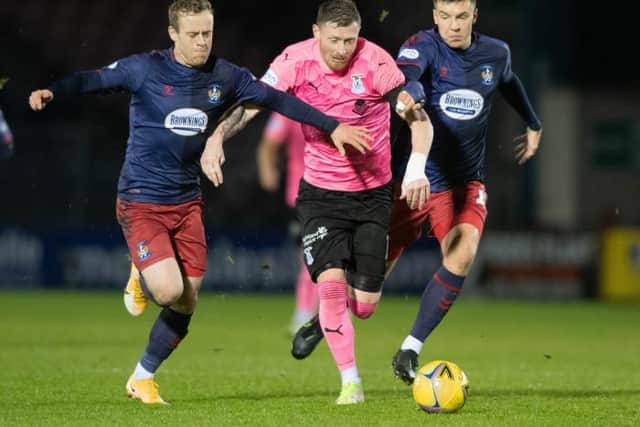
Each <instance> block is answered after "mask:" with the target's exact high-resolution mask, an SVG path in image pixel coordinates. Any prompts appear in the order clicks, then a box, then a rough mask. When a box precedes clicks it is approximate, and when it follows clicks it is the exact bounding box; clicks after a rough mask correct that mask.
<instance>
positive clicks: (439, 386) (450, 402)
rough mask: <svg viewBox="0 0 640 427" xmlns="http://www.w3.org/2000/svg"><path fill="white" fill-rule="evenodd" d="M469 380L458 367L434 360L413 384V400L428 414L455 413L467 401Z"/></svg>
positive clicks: (444, 361) (420, 371)
mask: <svg viewBox="0 0 640 427" xmlns="http://www.w3.org/2000/svg"><path fill="white" fill-rule="evenodd" d="M468 387H469V380H468V378H467V375H466V374H465V373H464V371H463V370H462V369H460V367H459V366H458V365H456V364H455V363H453V362H449V361H447V360H433V361H431V362H429V363H427V364H426V365H424V366H423V367H422V368H420V370H419V371H418V372H417V374H416V379H415V381H414V382H413V399H414V400H415V401H416V403H417V404H418V406H420V408H422V409H423V410H425V411H427V412H432V413H433V412H455V411H457V410H459V409H460V408H462V407H463V406H464V404H465V402H466V401H467V388H468Z"/></svg>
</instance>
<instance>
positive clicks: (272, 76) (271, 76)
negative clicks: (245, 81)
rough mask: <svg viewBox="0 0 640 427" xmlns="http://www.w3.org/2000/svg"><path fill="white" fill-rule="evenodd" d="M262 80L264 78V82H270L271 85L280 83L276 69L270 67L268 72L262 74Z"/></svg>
mask: <svg viewBox="0 0 640 427" xmlns="http://www.w3.org/2000/svg"><path fill="white" fill-rule="evenodd" d="M260 80H262V81H263V82H264V83H266V84H268V85H269V86H275V85H277V84H278V75H277V74H276V73H275V71H273V70H272V69H271V68H269V69H268V70H267V72H266V73H264V76H262V79H260Z"/></svg>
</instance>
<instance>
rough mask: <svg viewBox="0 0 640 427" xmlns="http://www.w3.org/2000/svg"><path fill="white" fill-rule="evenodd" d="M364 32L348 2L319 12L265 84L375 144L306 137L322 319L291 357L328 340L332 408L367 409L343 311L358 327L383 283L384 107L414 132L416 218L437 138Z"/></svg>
mask: <svg viewBox="0 0 640 427" xmlns="http://www.w3.org/2000/svg"><path fill="white" fill-rule="evenodd" d="M360 22H361V19H360V14H359V12H358V9H357V7H356V6H355V4H354V3H353V2H352V1H350V0H328V1H325V2H323V3H322V4H321V5H320V7H319V10H318V16H317V20H316V24H314V25H313V36H314V37H313V38H311V39H309V40H305V41H302V42H300V43H297V44H294V45H291V46H289V47H287V48H286V49H285V50H284V51H283V52H282V54H280V55H279V56H278V57H277V58H276V59H275V60H274V61H273V63H272V64H271V67H270V68H269V70H268V71H267V73H266V74H265V75H264V76H263V77H262V81H263V82H265V83H267V84H269V85H271V86H273V87H275V88H277V89H280V90H283V91H287V92H289V93H292V94H294V95H295V96H297V97H299V98H301V99H302V100H304V101H305V102H307V103H309V104H310V105H312V106H314V107H316V108H317V109H319V110H320V111H322V112H324V113H325V114H328V115H329V116H332V117H336V118H338V117H339V118H340V120H341V121H342V122H343V123H346V124H351V125H353V124H357V125H358V126H362V127H365V128H367V130H368V131H369V134H370V136H371V139H370V141H369V144H368V145H366V146H360V147H359V148H362V150H360V149H358V150H353V149H352V148H351V147H347V149H346V150H345V149H344V148H343V147H338V149H336V147H334V146H333V145H332V144H330V142H329V141H328V139H327V135H326V134H325V133H323V132H321V131H319V130H318V129H315V128H313V127H311V126H303V127H302V130H303V133H304V138H305V141H306V144H305V153H304V156H305V170H304V176H303V179H302V181H301V182H300V188H299V191H298V198H297V213H298V217H299V219H300V222H301V223H302V227H303V237H302V244H303V253H304V261H305V264H306V266H307V268H308V269H309V272H310V274H311V277H312V278H313V280H314V281H315V282H316V283H317V285H318V292H319V296H320V303H319V316H316V317H314V319H312V320H311V321H310V322H308V323H307V324H305V325H304V326H303V327H302V328H301V329H300V330H299V331H298V333H297V334H296V336H295V337H294V340H293V346H292V354H293V356H294V357H296V358H299V359H301V358H304V357H306V356H308V355H309V354H310V353H311V351H313V348H314V347H315V346H316V345H317V344H318V342H319V341H320V340H321V339H322V337H323V336H324V337H325V338H326V339H327V344H328V346H329V349H330V351H331V353H332V355H333V358H334V360H335V362H336V365H337V367H338V369H339V371H340V375H341V378H342V389H341V392H340V395H339V397H338V399H337V400H336V403H337V404H354V403H360V402H363V401H364V392H363V388H362V381H361V379H360V375H359V373H358V369H357V367H356V361H355V342H354V328H353V324H352V321H351V316H350V313H349V310H350V311H351V313H353V314H354V315H355V316H356V317H358V318H360V319H366V318H368V317H370V316H371V315H372V314H373V313H374V311H375V309H376V306H377V304H378V301H379V299H380V295H381V288H382V282H383V280H384V274H385V260H386V254H387V230H388V227H389V222H390V216H391V205H392V187H391V169H390V158H391V145H390V135H389V134H390V110H391V109H390V106H389V103H391V105H394V106H397V110H396V111H398V113H399V114H400V115H401V116H402V117H403V118H404V119H405V120H406V121H407V122H408V123H409V126H410V128H411V131H412V146H413V149H412V151H413V153H412V160H410V161H409V164H408V166H407V168H406V173H405V178H404V182H403V187H402V189H403V194H402V197H403V198H406V201H407V203H408V205H409V206H410V207H412V208H418V207H422V205H423V204H424V202H425V200H426V198H427V191H428V190H427V186H428V182H427V180H426V177H425V174H424V166H425V162H426V153H427V150H428V146H429V144H430V143H431V138H432V136H433V134H432V127H431V123H430V121H429V119H428V117H427V115H426V113H425V112H424V110H422V108H420V105H416V106H415V108H411V109H406V111H404V110H402V108H401V107H402V105H403V104H404V105H407V104H406V102H405V101H407V102H408V99H411V97H410V96H409V94H408V93H406V92H404V91H403V90H402V89H403V87H404V76H403V75H402V73H401V72H400V70H399V68H398V67H397V66H396V64H395V61H394V60H393V59H392V58H391V56H390V55H389V54H388V53H387V52H385V51H384V50H383V49H382V48H380V47H378V46H377V45H375V44H373V43H371V42H369V41H367V40H365V39H362V38H359V37H358V35H359V33H360ZM407 98H408V99H407ZM253 114H255V110H253V111H252V110H248V111H245V113H244V115H243V117H242V118H241V119H240V121H239V122H238V121H236V123H235V127H234V124H230V123H229V121H227V123H221V125H220V126H219V128H218V129H216V131H215V132H214V134H213V136H212V138H218V139H219V138H224V137H226V132H229V133H231V134H233V131H234V129H239V128H241V127H242V126H243V125H244V124H245V123H246V121H247V120H249V119H250V118H251V116H252V115H253ZM232 116H233V114H232ZM365 148H366V149H365ZM222 161H224V157H223V156H221V162H222Z"/></svg>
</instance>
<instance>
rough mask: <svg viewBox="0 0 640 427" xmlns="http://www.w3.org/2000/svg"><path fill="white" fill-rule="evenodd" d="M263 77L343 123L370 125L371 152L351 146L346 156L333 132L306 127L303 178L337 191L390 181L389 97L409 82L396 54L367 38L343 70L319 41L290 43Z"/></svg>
mask: <svg viewBox="0 0 640 427" xmlns="http://www.w3.org/2000/svg"><path fill="white" fill-rule="evenodd" d="M262 81H263V82H265V83H267V84H269V85H271V86H273V87H275V88H276V89H280V90H283V91H287V92H290V93H292V94H294V95H295V96H297V97H298V98H300V99H302V100H303V101H305V102H306V103H308V104H310V105H312V106H314V107H315V108H317V109H318V110H320V111H322V112H323V113H325V114H327V115H329V116H331V117H333V118H335V119H337V120H338V121H340V122H341V123H345V124H349V125H354V126H362V127H365V128H366V129H367V130H368V131H369V133H370V134H371V136H372V138H373V139H372V141H370V146H371V150H370V151H368V152H367V153H365V154H360V153H359V152H357V151H356V150H353V149H348V151H347V155H346V156H345V157H342V156H341V155H340V153H339V152H338V150H337V149H336V148H335V146H334V145H333V144H332V142H331V139H330V138H329V136H328V135H326V134H325V133H323V132H322V131H320V130H318V129H316V128H314V127H312V126H308V125H302V130H303V134H304V138H305V141H306V144H305V149H304V164H305V171H304V179H305V181H307V182H308V183H310V184H311V185H314V186H316V187H320V188H324V189H327V190H334V191H362V190H367V189H371V188H376V187H379V186H381V185H384V184H386V183H387V182H389V181H390V180H391V167H390V161H391V145H390V107H389V103H388V102H387V101H386V99H385V98H384V95H386V94H387V93H388V92H389V91H391V90H393V89H395V88H396V87H398V86H400V85H402V84H404V75H403V74H402V72H401V71H400V70H399V69H398V67H397V66H396V63H395V61H394V60H393V58H392V57H391V56H390V55H389V54H388V53H387V52H386V51H385V50H384V49H382V48H381V47H379V46H377V45H375V44H374V43H371V42H369V41H367V40H365V39H362V38H361V39H359V40H358V46H357V48H356V51H355V53H354V56H353V58H352V60H351V63H350V65H349V66H348V67H347V69H346V70H344V71H343V72H341V73H337V72H334V71H332V70H330V69H329V68H328V67H327V66H326V64H325V63H324V61H323V60H322V57H321V55H320V49H319V46H318V42H317V41H316V40H315V39H309V40H305V41H303V42H300V43H296V44H293V45H291V46H289V47H287V48H286V49H285V50H284V51H283V52H282V53H281V54H280V55H279V56H278V57H277V58H276V59H275V60H274V61H273V63H272V64H271V67H270V68H269V70H268V71H267V72H266V73H265V75H264V76H263V77H262Z"/></svg>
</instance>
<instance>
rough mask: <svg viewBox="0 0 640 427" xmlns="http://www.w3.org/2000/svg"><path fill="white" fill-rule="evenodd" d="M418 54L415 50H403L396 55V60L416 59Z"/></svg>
mask: <svg viewBox="0 0 640 427" xmlns="http://www.w3.org/2000/svg"><path fill="white" fill-rule="evenodd" d="M419 57H420V52H418V50H417V49H410V48H404V49H402V50H401V51H400V53H399V54H398V58H407V59H418V58H419Z"/></svg>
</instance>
